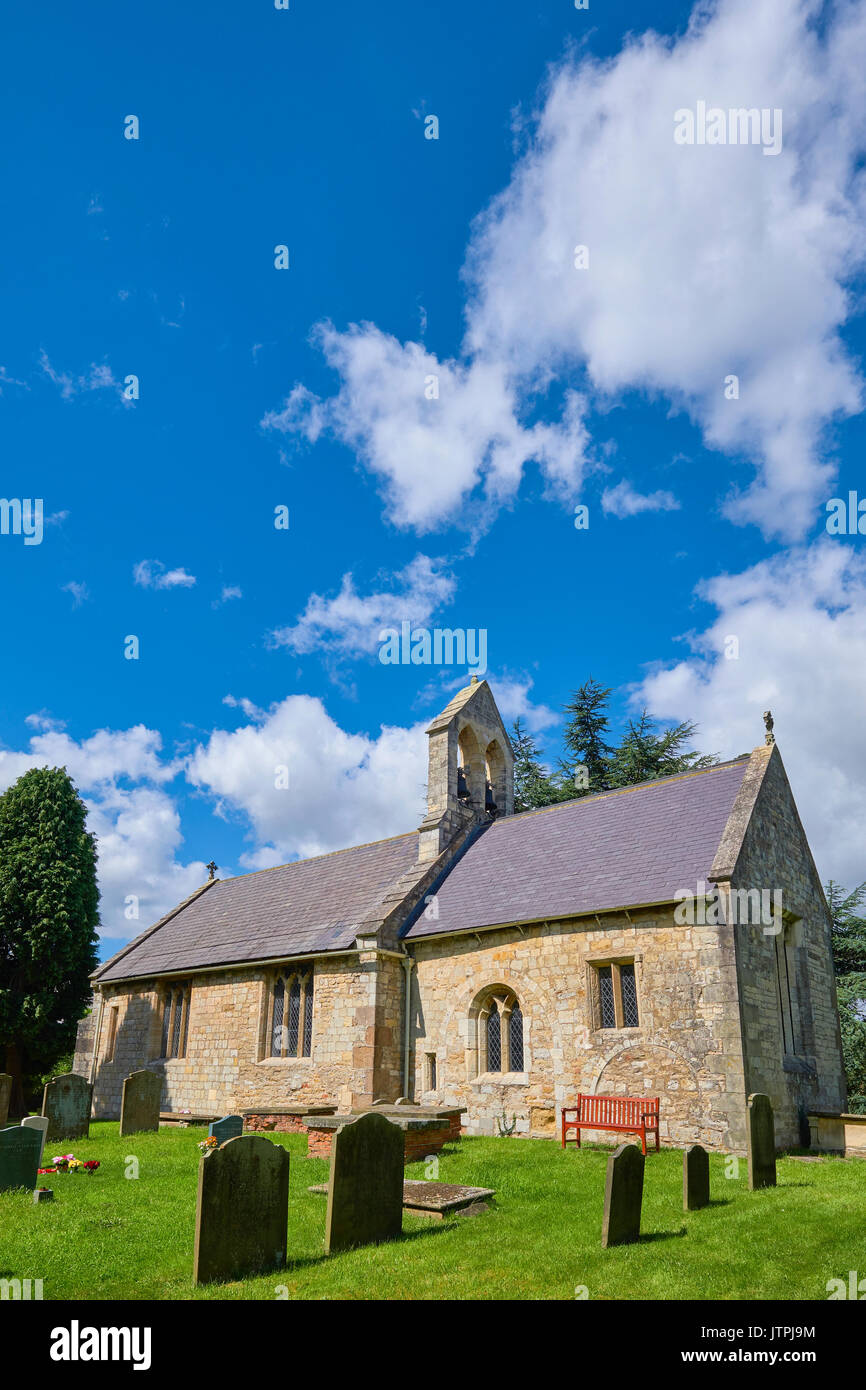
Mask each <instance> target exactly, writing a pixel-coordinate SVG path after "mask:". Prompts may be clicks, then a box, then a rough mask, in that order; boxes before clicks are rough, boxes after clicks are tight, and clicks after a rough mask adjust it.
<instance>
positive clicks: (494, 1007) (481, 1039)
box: [475, 985, 524, 1075]
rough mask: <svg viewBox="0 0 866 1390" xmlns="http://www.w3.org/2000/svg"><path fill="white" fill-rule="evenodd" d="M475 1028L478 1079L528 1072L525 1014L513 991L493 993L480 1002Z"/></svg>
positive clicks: (500, 988) (498, 988) (500, 989)
mask: <svg viewBox="0 0 866 1390" xmlns="http://www.w3.org/2000/svg"><path fill="white" fill-rule="evenodd" d="M475 1027H476V1037H477V1053H476V1055H477V1059H478V1067H477V1072H478V1075H483V1074H484V1073H485V1072H494V1073H495V1072H499V1073H506V1072H522V1071H523V1070H524V1052H523V1013H522V1010H521V1008H520V1004H519V1002H518V999H517V995H516V994H515V993H514V991H513V990H511V989H507V988H506V987H505V986H504V985H503V986H494V987H493V988H492V989H490V990H489V991H488V992H487V993H486V994H485V995H484V996H483V997H482V998H481V1000H480V1002H479V1005H478V1009H477V1014H476V1018H475Z"/></svg>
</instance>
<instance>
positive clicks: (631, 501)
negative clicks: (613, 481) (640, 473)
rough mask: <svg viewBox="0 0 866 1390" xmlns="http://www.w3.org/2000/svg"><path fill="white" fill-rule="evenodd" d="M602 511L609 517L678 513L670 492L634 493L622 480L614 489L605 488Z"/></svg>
mask: <svg viewBox="0 0 866 1390" xmlns="http://www.w3.org/2000/svg"><path fill="white" fill-rule="evenodd" d="M601 505H602V510H603V511H605V512H609V513H610V515H611V516H619V517H624V516H638V515H639V514H640V513H641V512H675V511H679V506H680V504H679V502H678V501H677V499H676V498H675V497H674V495H673V493H672V492H650V493H640V492H636V491H635V489H634V488H633V487H632V485H631V483H630V482H628V481H627V479H625V478H623V480H622V482H621V483H617V485H616V487H607V488H605V490H604V492H603V493H602V494H601Z"/></svg>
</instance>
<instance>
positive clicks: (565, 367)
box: [264, 0, 866, 538]
mask: <svg viewBox="0 0 866 1390" xmlns="http://www.w3.org/2000/svg"><path fill="white" fill-rule="evenodd" d="M822 10H823V6H822V4H821V3H820V0H718V3H707V4H700V5H698V6H696V9H695V11H694V14H693V18H692V22H691V24H690V26H689V28H688V31H687V32H686V33H685V34H683V35H681V36H680V37H679V38H677V39H671V38H667V37H659V36H657V35H655V34H653V33H647V34H645V35H642V36H638V37H636V38H632V39H630V40H628V41H627V42H626V44H625V45H624V47H623V49H622V51H621V52H620V53H619V54H618V55H617V56H616V57H614V58H613V59H610V60H604V61H596V60H593V59H592V58H588V57H580V58H576V59H575V58H569V59H568V60H566V61H565V62H563V63H562V64H560V65H559V66H558V67H557V68H555V69H554V70H553V72H552V74H551V77H550V79H549V82H548V84H547V87H546V90H545V92H544V93H543V103H542V109H541V111H540V113H539V115H538V117H537V120H536V121H535V123H534V125H532V127H531V128H530V126H529V123H525V124H524V126H523V128H522V131H521V134H524V135H525V133H526V131H529V135H528V139H527V142H526V149H525V153H524V154H523V155H522V156H521V158H520V159H519V160H518V162H517V164H516V166H515V169H514V171H513V175H512V178H511V181H510V183H509V185H508V187H507V188H506V189H505V190H504V192H503V193H502V194H501V195H500V196H499V197H497V198H496V199H495V200H494V202H493V203H492V204H491V206H490V207H489V208H488V209H486V211H485V212H484V213H483V214H482V215H481V216H480V217H479V218H478V219H477V221H476V223H475V225H474V229H473V234H472V239H471V243H470V247H469V253H468V258H467V266H466V272H465V278H466V286H467V310H466V318H467V332H466V338H465V341H464V344H463V347H462V351H461V356H460V358H459V360H452V361H438V360H437V358H436V357H435V356H434V355H433V354H431V353H429V352H427V351H426V350H425V349H424V348H423V347H422V346H420V345H419V344H417V343H411V342H410V343H405V344H401V343H399V342H398V341H397V340H396V339H394V338H392V337H389V336H387V335H386V334H385V333H383V332H382V331H381V330H380V329H379V328H377V327H376V326H375V325H371V324H365V325H361V326H360V327H357V326H353V327H351V328H350V329H349V330H348V331H347V332H345V333H339V332H337V331H335V330H334V328H333V327H331V326H330V325H326V326H324V327H323V328H321V329H320V331H319V342H320V344H321V347H322V349H323V351H324V354H325V356H326V358H327V360H328V362H329V364H330V365H331V366H332V367H334V368H335V369H336V370H337V371H338V372H339V374H340V379H341V384H340V388H339V391H338V393H337V395H336V396H334V397H333V398H332V399H330V400H325V401H323V400H319V399H318V398H316V397H314V396H311V395H310V393H309V392H308V391H307V390H306V388H304V387H303V386H296V387H295V388H294V390H293V391H292V393H291V394H290V396H289V398H288V400H287V402H286V405H285V407H284V408H283V410H282V411H281V412H279V413H272V414H271V415H269V416H267V417H266V418H265V421H264V423H265V424H266V425H268V426H271V427H274V428H278V429H281V430H283V431H285V432H286V433H300V434H302V435H305V436H306V438H307V439H308V440H310V441H311V442H315V440H316V439H318V438H319V437H320V435H321V434H322V432H323V431H325V430H329V431H331V432H333V433H334V434H335V435H336V437H337V438H339V439H341V440H342V441H343V442H345V443H346V444H348V445H349V446H350V447H352V448H353V449H355V450H356V452H357V454H358V457H359V458H360V459H361V461H362V462H363V463H364V464H365V465H366V466H367V467H368V468H369V469H370V470H371V471H372V472H373V473H374V474H376V475H377V476H378V477H379V478H380V479H382V480H383V483H384V490H385V495H386V499H387V506H388V512H389V516H390V518H391V519H392V520H393V521H395V522H396V523H398V524H400V525H411V526H414V527H416V528H417V529H418V530H424V529H427V528H430V527H432V526H434V525H437V524H439V523H441V522H443V521H445V520H462V521H463V522H468V523H470V525H471V526H476V525H477V524H478V517H477V516H476V514H475V512H474V511H473V509H472V508H469V507H467V500H468V499H470V498H473V497H475V498H477V490H478V488H479V487H480V488H481V489H482V490H483V496H484V498H485V499H486V501H487V504H488V508H489V507H492V506H495V505H497V504H498V503H501V502H502V501H504V500H507V499H508V498H510V497H512V496H513V494H514V492H515V490H516V488H517V486H518V485H519V481H520V476H521V472H522V468H523V465H524V463H525V461H526V460H527V459H529V458H538V459H539V461H540V462H541V465H542V468H543V469H544V471H545V472H546V473H547V475H548V477H549V478H550V480H551V481H552V483H553V484H554V486H555V489H557V490H560V491H562V492H564V493H567V494H568V493H569V492H571V493H573V491H574V488H575V486H576V485H577V484H578V483H579V481H580V476H581V468H582V461H583V458H584V456H585V454H586V449H587V439H586V432H585V426H584V418H585V415H586V409H587V402H586V400H585V399H584V397H583V396H581V397H576V396H575V397H572V398H571V400H570V401H569V403H568V405H567V408H566V413H565V416H564V418H563V419H562V420H561V421H560V422H559V424H557V425H553V426H549V427H543V426H538V425H536V426H534V427H531V428H530V427H528V426H527V425H526V424H525V423H523V421H525V418H526V416H527V414H528V412H529V411H530V410H531V408H532V407H533V405H534V403H535V402H536V401H537V399H538V393H539V392H540V391H543V390H546V389H547V387H548V385H549V383H550V381H551V380H552V379H554V377H556V378H558V379H560V380H563V381H566V382H567V381H568V380H569V379H570V378H571V379H575V377H576V374H578V373H580V377H579V380H580V384H581V390H582V391H583V392H585V393H587V394H588V395H589V397H590V399H591V400H592V401H593V402H594V403H596V404H598V405H599V406H601V407H604V406H606V405H609V404H610V403H611V401H612V400H614V399H616V398H617V397H618V396H620V395H621V394H622V393H624V392H626V391H629V390H635V389H637V390H640V391H643V392H646V393H648V394H649V395H650V396H659V395H660V396H661V397H662V398H664V399H666V400H668V401H669V402H670V403H671V404H672V406H673V408H674V409H680V410H684V411H687V412H688V413H689V415H690V416H691V417H692V419H693V420H694V421H695V422H696V424H697V425H698V426H699V428H700V429H701V431H702V433H703V437H704V441H705V443H706V444H707V445H708V446H709V447H710V448H712V449H714V450H720V451H723V452H726V453H729V454H732V455H734V456H735V457H737V458H738V461H739V459H740V458H742V457H745V458H746V459H747V460H749V461H750V463H751V464H752V465H753V466H754V469H755V478H754V481H753V482H752V483H751V485H750V486H749V487H748V489H747V490H746V491H744V492H742V491H741V492H738V493H735V494H733V495H729V496H728V497H727V498H726V499H725V506H726V509H727V511H728V513H729V515H730V516H731V517H732V518H733V519H735V520H737V521H739V522H746V521H749V522H754V523H756V524H757V525H758V526H760V527H761V528H762V529H763V531H764V532H765V534H767V535H781V536H784V537H787V538H798V537H801V536H802V535H803V534H805V532H806V531H807V530H808V529H809V527H810V526H811V524H812V523H813V521H814V512H815V507H816V504H817V502H818V501H819V500H821V499H822V498H823V497H825V496H826V489H827V487H828V486H829V483H830V480H831V477H832V474H833V465H832V464H831V463H830V462H829V461H828V460H827V459H826V458H825V457H823V456H822V449H823V447H824V444H825V428H826V426H827V425H828V423H829V422H831V421H833V420H834V419H837V418H839V417H842V416H845V415H847V414H851V413H853V412H855V411H856V410H857V409H858V408H859V405H860V399H861V385H860V379H859V376H858V372H857V369H856V366H855V364H854V362H853V360H852V359H851V358H850V357H849V356H848V354H847V351H846V348H845V345H844V343H843V341H842V337H841V330H842V328H843V327H844V325H845V324H846V321H847V320H848V318H849V317H850V316H851V315H852V313H853V312H854V308H855V302H854V300H853V299H852V296H851V294H850V293H849V290H848V286H849V284H850V282H851V279H852V276H853V274H854V272H855V271H856V270H858V269H859V268H861V267H862V265H863V261H864V249H866V236H864V220H866V219H864V206H866V181H864V179H863V176H862V164H861V157H862V154H863V149H864V145H866V9H864V7H863V6H862V5H857V4H856V3H854V2H853V0H839V3H837V4H836V5H835V7H834V8H833V10H832V13H831V14H830V16H829V18H828V20H827V23H826V24H823V23H822V24H819V23H818V22H817V21H818V18H819V16H821V15H822ZM699 100H703V101H705V102H707V103H708V104H709V105H710V106H720V107H722V108H725V109H726V110H727V109H730V108H741V107H745V108H753V107H754V108H759V109H760V108H780V109H781V110H782V112H783V132H784V134H783V149H782V151H781V153H780V154H778V156H776V157H773V158H767V157H765V156H764V154H763V151H762V149H761V148H760V147H758V146H732V145H725V146H708V145H701V146H698V145H694V146H684V145H679V144H676V143H675V142H674V138H673V133H674V113H675V112H676V111H678V110H680V109H683V108H694V107H695V105H696V103H697V102H698V101H699ZM578 245H585V246H586V247H588V248H589V267H588V269H575V266H574V251H575V247H576V246H578ZM431 374H436V375H438V376H439V390H440V395H439V399H438V400H434V401H428V400H426V399H425V395H424V381H425V378H426V377H427V376H428V375H431ZM731 375H736V376H737V377H738V378H739V397H738V399H727V398H726V395H725V379H726V378H727V377H729V376H731ZM744 481H748V478H744ZM728 489H729V465H728V464H727V463H725V464H724V466H723V467H720V469H719V481H718V482H717V483H716V487H715V491H716V494H717V496H720V497H721V496H723V495H724V494H725V493H727V492H728Z"/></svg>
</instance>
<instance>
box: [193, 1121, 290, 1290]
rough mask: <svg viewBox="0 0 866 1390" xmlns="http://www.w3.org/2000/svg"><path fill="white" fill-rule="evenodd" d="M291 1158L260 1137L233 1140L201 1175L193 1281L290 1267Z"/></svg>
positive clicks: (207, 1157)
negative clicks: (288, 1238)
mask: <svg viewBox="0 0 866 1390" xmlns="http://www.w3.org/2000/svg"><path fill="white" fill-rule="evenodd" d="M288 1219H289V1155H288V1152H287V1150H286V1149H284V1148H282V1147H281V1145H279V1144H274V1143H273V1142H272V1141H271V1140H270V1139H265V1138H264V1136H263V1135H261V1134H245V1135H242V1136H241V1137H240V1138H238V1139H229V1140H228V1141H227V1142H226V1143H225V1144H222V1145H220V1147H219V1148H218V1149H213V1150H211V1152H210V1153H207V1154H203V1155H202V1158H201V1161H200V1163H199V1170H198V1199H197V1201H196V1212H195V1254H194V1258H193V1278H194V1279H195V1282H196V1283H197V1284H210V1283H212V1282H214V1281H215V1280H220V1279H222V1280H226V1279H240V1278H243V1277H244V1276H245V1275H250V1274H264V1273H266V1272H267V1271H268V1270H269V1269H281V1268H282V1267H283V1265H285V1263H286V1228H287V1226H288Z"/></svg>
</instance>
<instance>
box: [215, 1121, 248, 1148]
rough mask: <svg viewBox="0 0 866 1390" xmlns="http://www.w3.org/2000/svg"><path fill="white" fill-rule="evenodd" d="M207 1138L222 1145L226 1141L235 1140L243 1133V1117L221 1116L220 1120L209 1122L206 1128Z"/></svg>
mask: <svg viewBox="0 0 866 1390" xmlns="http://www.w3.org/2000/svg"><path fill="white" fill-rule="evenodd" d="M207 1132H208V1137H209V1138H210V1139H216V1140H217V1142H218V1143H220V1144H224V1143H225V1142H226V1140H227V1139H237V1138H239V1137H240V1135H242V1134H243V1132H244V1117H243V1115H223V1117H222V1119H221V1120H211V1122H210V1124H209V1125H208V1127H207Z"/></svg>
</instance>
